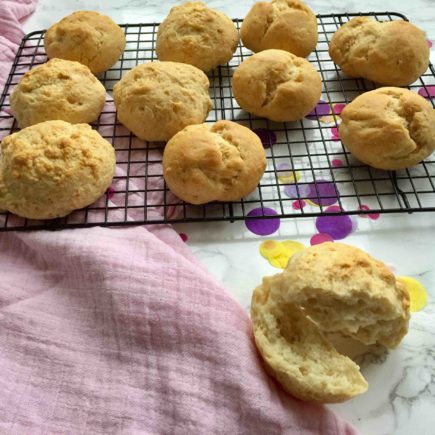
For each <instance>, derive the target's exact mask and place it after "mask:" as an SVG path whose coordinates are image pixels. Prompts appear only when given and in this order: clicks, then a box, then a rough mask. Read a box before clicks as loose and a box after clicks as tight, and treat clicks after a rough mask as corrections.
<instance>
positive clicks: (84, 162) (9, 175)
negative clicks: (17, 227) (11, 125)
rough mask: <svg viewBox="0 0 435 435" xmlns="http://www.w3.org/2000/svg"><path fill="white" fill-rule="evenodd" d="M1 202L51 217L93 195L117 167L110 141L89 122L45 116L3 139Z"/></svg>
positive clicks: (32, 215)
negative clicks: (53, 119)
mask: <svg viewBox="0 0 435 435" xmlns="http://www.w3.org/2000/svg"><path fill="white" fill-rule="evenodd" d="M1 151H2V152H1V154H0V208H2V209H5V210H9V211H10V212H12V213H15V214H17V215H18V216H22V217H25V218H29V219H53V218H57V217H62V216H65V215H67V214H68V213H71V212H72V211H73V210H76V209H80V208H83V207H85V206H87V205H89V204H92V203H93V202H94V201H96V200H97V199H98V198H99V197H100V196H101V195H103V193H104V192H105V191H106V189H107V188H108V187H109V186H110V184H111V182H112V178H113V175H114V173H115V151H114V149H113V146H112V145H111V144H110V143H109V142H107V141H106V140H105V139H103V138H102V137H101V136H100V134H99V133H98V132H97V131H95V130H92V128H91V126H90V125H88V124H70V123H68V122H65V121H46V122H41V123H39V124H35V125H32V126H30V127H27V128H25V129H23V130H20V131H19V132H18V133H14V134H11V135H10V136H7V137H5V138H4V139H3V141H2V143H1Z"/></svg>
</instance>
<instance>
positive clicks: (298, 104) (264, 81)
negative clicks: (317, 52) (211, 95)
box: [233, 50, 322, 122]
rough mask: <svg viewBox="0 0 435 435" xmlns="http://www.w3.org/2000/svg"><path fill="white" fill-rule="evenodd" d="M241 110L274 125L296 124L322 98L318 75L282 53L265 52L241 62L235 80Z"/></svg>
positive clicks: (287, 54)
mask: <svg viewBox="0 0 435 435" xmlns="http://www.w3.org/2000/svg"><path fill="white" fill-rule="evenodd" d="M233 94H234V97H235V98H236V100H237V102H238V103H239V105H240V107H241V108H242V109H244V110H246V111H247V112H249V113H252V114H254V115H257V116H261V117H264V118H268V119H270V120H272V121H277V122H286V121H297V120H299V119H302V118H303V117H304V116H305V115H307V114H308V113H310V112H311V111H312V110H313V109H314V107H315V106H316V104H317V103H318V102H319V99H320V96H321V94H322V81H321V79H320V75H319V73H318V72H317V71H316V70H315V68H314V67H313V66H312V65H311V64H310V63H309V62H308V61H307V60H306V59H302V58H301V57H297V56H295V55H293V54H291V53H288V52H287V51H283V50H265V51H261V52H260V53H257V54H254V55H253V56H251V57H249V58H248V59H247V60H245V61H244V62H242V63H241V64H240V66H239V67H238V68H237V69H236V71H235V72H234V76H233Z"/></svg>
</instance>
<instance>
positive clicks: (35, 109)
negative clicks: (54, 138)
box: [10, 59, 106, 128]
mask: <svg viewBox="0 0 435 435" xmlns="http://www.w3.org/2000/svg"><path fill="white" fill-rule="evenodd" d="M105 100H106V89H105V88H104V86H103V85H102V84H101V83H100V82H99V81H98V80H97V78H96V77H95V76H94V75H93V74H92V73H91V71H90V70H89V68H88V67H87V66H85V65H82V64H81V63H79V62H74V61H70V60H62V59H51V60H49V61H48V62H47V63H45V64H43V65H39V66H37V67H35V68H33V69H31V70H30V71H28V72H26V74H24V76H23V77H22V78H21V80H20V81H19V83H18V85H17V86H16V87H15V89H14V91H13V92H12V94H11V98H10V103H11V112H12V114H13V115H14V116H15V118H16V119H17V122H18V126H19V127H20V128H24V127H28V126H29V125H34V124H38V123H39V122H43V121H49V120H52V119H61V120H63V121H68V122H71V123H73V124H77V123H89V122H93V121H95V120H96V119H97V118H98V116H99V115H100V113H101V111H102V110H103V106H104V102H105Z"/></svg>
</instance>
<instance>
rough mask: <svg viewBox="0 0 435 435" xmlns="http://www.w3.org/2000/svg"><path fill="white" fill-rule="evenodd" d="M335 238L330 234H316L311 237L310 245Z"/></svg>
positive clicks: (331, 240)
mask: <svg viewBox="0 0 435 435" xmlns="http://www.w3.org/2000/svg"><path fill="white" fill-rule="evenodd" d="M333 241H334V239H333V238H332V237H331V236H330V235H329V234H323V233H320V234H314V236H313V237H311V239H310V245H311V246H313V245H320V243H325V242H333Z"/></svg>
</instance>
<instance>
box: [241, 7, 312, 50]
mask: <svg viewBox="0 0 435 435" xmlns="http://www.w3.org/2000/svg"><path fill="white" fill-rule="evenodd" d="M240 36H241V38H242V42H243V44H244V45H245V47H247V48H249V49H250V50H252V51H254V52H259V51H263V50H268V49H270V48H276V49H279V50H285V51H288V52H290V53H293V54H294V55H296V56H299V57H307V56H308V55H309V54H310V53H311V52H312V51H314V50H315V48H316V45H317V39H318V34H317V18H316V16H315V15H314V13H313V12H312V10H311V9H310V8H309V7H308V6H307V5H306V4H305V3H303V2H302V1H300V0H272V1H271V2H257V3H255V4H254V6H252V8H251V10H250V11H249V12H248V15H246V17H245V19H244V20H243V23H242V27H241V28H240Z"/></svg>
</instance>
